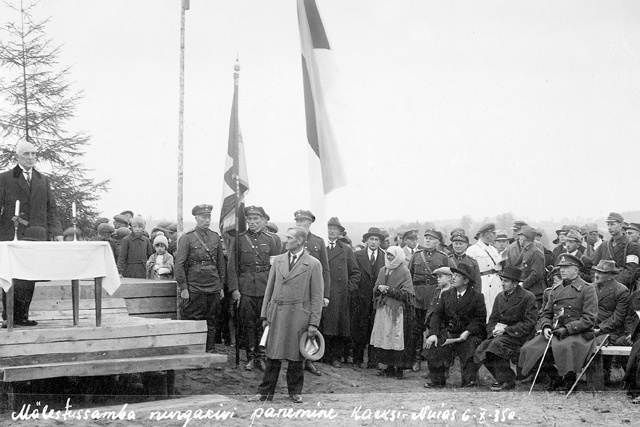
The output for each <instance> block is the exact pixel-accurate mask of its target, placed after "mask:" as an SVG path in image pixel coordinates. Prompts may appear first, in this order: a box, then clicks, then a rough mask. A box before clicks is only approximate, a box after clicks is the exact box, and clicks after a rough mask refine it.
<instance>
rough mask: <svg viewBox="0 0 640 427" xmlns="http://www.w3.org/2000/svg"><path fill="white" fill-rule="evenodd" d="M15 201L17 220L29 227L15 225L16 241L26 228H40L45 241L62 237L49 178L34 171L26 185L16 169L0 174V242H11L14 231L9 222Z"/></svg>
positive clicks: (20, 173) (20, 170)
mask: <svg viewBox="0 0 640 427" xmlns="http://www.w3.org/2000/svg"><path fill="white" fill-rule="evenodd" d="M16 200H20V218H21V219H23V220H25V221H27V222H28V223H29V224H28V225H24V224H22V223H19V224H18V239H20V238H22V236H23V234H24V230H25V229H26V228H27V227H42V228H44V229H45V230H47V237H48V239H52V238H54V237H56V236H61V235H62V227H61V225H60V220H59V219H58V211H57V207H56V201H55V199H54V197H53V193H52V192H51V186H50V183H49V178H47V177H46V176H45V175H43V174H41V173H40V172H38V171H37V170H35V168H34V169H32V173H31V185H29V183H27V180H26V179H25V177H24V175H23V174H22V169H21V168H20V166H19V165H16V166H15V167H14V168H13V169H11V170H8V171H6V172H3V173H1V174H0V210H1V213H0V241H8V240H13V237H14V233H15V228H14V224H13V221H12V220H11V218H13V216H14V214H15V205H16Z"/></svg>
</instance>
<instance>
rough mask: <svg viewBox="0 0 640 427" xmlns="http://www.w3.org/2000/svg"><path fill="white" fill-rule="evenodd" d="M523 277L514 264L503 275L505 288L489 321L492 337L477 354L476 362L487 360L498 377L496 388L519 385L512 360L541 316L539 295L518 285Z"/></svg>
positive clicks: (510, 387)
mask: <svg viewBox="0 0 640 427" xmlns="http://www.w3.org/2000/svg"><path fill="white" fill-rule="evenodd" d="M521 276H522V270H520V269H519V268H517V267H510V266H508V267H505V269H504V271H503V272H502V273H501V274H500V278H501V279H502V289H503V291H502V292H500V293H499V294H498V296H497V297H496V299H495V301H494V303H493V310H492V311H491V316H490V317H489V323H488V324H487V335H488V336H489V338H488V339H486V340H485V341H483V342H482V344H480V345H479V346H478V349H477V350H476V353H475V355H474V360H475V362H476V363H484V365H485V366H486V367H487V369H488V370H489V372H491V375H493V378H494V379H495V380H496V382H495V383H494V384H493V385H492V386H491V390H492V391H502V390H510V389H512V388H515V385H516V383H515V373H514V372H513V370H512V369H511V364H510V362H509V361H510V360H511V358H512V357H513V356H514V355H516V354H517V353H518V351H519V350H520V347H522V344H524V343H525V342H526V341H527V338H528V337H529V336H530V335H531V333H532V332H533V328H534V326H535V325H536V320H537V318H538V306H537V305H536V297H535V296H534V295H533V294H532V293H531V292H529V291H527V290H526V289H524V288H523V287H522V286H518V283H519V282H520V278H521Z"/></svg>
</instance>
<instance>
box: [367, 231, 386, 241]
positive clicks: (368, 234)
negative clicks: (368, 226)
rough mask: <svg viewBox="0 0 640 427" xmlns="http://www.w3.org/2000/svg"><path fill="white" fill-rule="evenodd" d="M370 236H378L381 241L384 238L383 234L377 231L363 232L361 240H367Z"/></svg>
mask: <svg viewBox="0 0 640 427" xmlns="http://www.w3.org/2000/svg"><path fill="white" fill-rule="evenodd" d="M371 236H376V237H377V238H379V239H380V241H381V242H383V241H384V239H385V237H384V235H382V234H378V233H365V235H364V236H362V240H364V241H367V240H369V237H371Z"/></svg>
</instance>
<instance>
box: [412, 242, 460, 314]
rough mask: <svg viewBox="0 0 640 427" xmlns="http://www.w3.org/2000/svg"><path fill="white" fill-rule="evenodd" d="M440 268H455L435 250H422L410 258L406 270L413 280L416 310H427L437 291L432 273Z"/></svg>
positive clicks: (447, 258) (445, 256) (445, 255)
mask: <svg viewBox="0 0 640 427" xmlns="http://www.w3.org/2000/svg"><path fill="white" fill-rule="evenodd" d="M425 260H426V263H425ZM440 267H455V264H454V263H453V261H451V259H450V258H449V256H448V255H447V254H445V253H444V252H441V251H439V250H437V249H434V250H432V251H428V250H426V249H423V250H420V251H418V252H415V253H414V254H413V256H412V257H411V260H410V261H409V266H408V267H407V268H408V269H409V273H411V278H412V280H413V290H414V292H415V296H416V298H415V302H414V304H415V307H416V308H418V309H422V310H426V309H428V308H429V304H431V301H432V300H433V296H434V295H435V293H436V289H437V286H436V284H437V281H436V278H435V276H434V275H433V271H434V270H436V269H438V268H440Z"/></svg>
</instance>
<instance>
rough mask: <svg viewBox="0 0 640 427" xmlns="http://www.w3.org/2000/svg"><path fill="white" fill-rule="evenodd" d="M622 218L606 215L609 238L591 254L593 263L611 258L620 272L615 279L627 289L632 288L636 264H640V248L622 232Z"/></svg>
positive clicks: (616, 215) (596, 263) (614, 214)
mask: <svg viewBox="0 0 640 427" xmlns="http://www.w3.org/2000/svg"><path fill="white" fill-rule="evenodd" d="M623 222H624V219H623V218H622V215H620V214H619V213H616V212H611V213H610V214H609V216H608V217H607V229H608V231H609V234H611V238H610V239H609V240H607V241H606V242H604V243H603V244H601V245H600V246H599V247H598V249H596V251H595V253H594V255H593V264H594V265H598V263H599V262H600V260H603V259H606V260H613V261H615V263H616V267H617V268H619V269H620V272H619V273H618V274H617V275H616V277H615V279H616V280H617V281H618V282H620V283H622V284H623V285H625V286H626V287H627V289H629V291H633V290H634V286H635V283H636V275H637V273H638V265H639V264H640V248H639V247H638V244H637V243H635V242H632V241H630V240H629V236H627V235H626V234H625V233H623V229H622V227H623V224H622V223H623Z"/></svg>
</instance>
